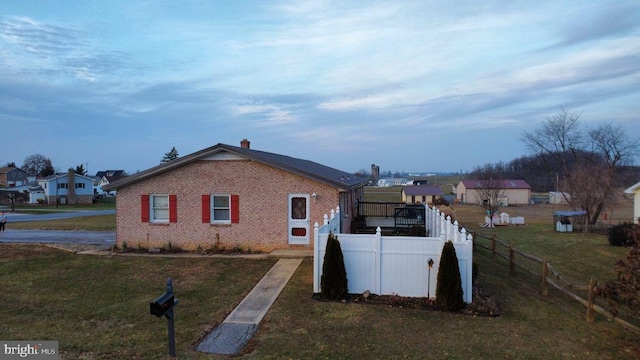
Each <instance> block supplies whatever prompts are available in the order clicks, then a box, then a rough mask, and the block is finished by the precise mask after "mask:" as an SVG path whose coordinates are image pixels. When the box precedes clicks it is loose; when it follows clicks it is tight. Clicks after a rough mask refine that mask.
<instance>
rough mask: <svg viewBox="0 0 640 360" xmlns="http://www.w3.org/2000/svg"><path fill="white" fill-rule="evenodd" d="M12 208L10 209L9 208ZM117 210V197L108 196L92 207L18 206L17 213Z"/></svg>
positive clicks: (66, 205)
mask: <svg viewBox="0 0 640 360" xmlns="http://www.w3.org/2000/svg"><path fill="white" fill-rule="evenodd" d="M9 208H10V207H9ZM115 208H116V197H115V196H113V197H112V196H108V197H103V198H102V199H98V200H97V202H95V203H93V204H91V205H72V204H65V205H61V204H59V205H58V206H56V205H55V204H53V205H40V204H27V205H16V206H15V211H16V212H19V213H23V214H47V213H55V212H59V211H74V210H111V209H115Z"/></svg>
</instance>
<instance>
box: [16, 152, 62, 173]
mask: <svg viewBox="0 0 640 360" xmlns="http://www.w3.org/2000/svg"><path fill="white" fill-rule="evenodd" d="M22 170H24V171H26V172H27V174H29V175H37V176H49V175H53V174H54V173H55V170H54V169H53V164H51V160H50V159H49V158H48V157H46V156H44V155H42V154H33V155H29V156H27V157H26V158H25V159H24V165H22Z"/></svg>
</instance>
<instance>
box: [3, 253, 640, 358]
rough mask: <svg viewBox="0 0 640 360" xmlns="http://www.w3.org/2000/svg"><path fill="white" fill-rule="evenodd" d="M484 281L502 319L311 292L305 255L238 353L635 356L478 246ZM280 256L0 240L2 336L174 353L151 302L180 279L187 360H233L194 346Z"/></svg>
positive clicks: (107, 351) (77, 353) (623, 336)
mask: <svg viewBox="0 0 640 360" xmlns="http://www.w3.org/2000/svg"><path fill="white" fill-rule="evenodd" d="M476 259H477V260H478V261H479V262H480V267H481V280H482V281H483V282H485V283H486V284H487V287H488V288H490V290H491V292H492V293H493V294H494V295H495V296H496V297H497V298H498V299H499V301H500V305H501V310H502V315H501V316H499V317H496V318H489V317H473V316H467V315H460V314H451V313H443V312H435V311H425V310H413V309H399V308H391V307H388V306H384V305H363V304H358V303H341V302H319V301H316V300H313V299H312V297H311V295H312V282H313V274H312V273H313V271H312V261H311V260H305V261H304V262H303V263H302V265H301V267H300V268H299V269H298V271H297V272H296V273H295V274H294V276H293V277H292V279H291V281H290V282H289V284H288V285H287V286H286V287H285V289H284V290H283V292H282V294H281V295H280V296H279V298H278V300H277V301H276V303H275V304H274V306H273V307H272V308H271V310H270V311H269V312H268V313H267V315H266V317H265V319H264V320H263V322H262V323H261V325H260V328H259V331H258V333H257V334H256V335H255V336H254V337H253V339H252V340H251V341H250V343H249V344H248V346H247V347H246V349H245V351H244V353H243V354H242V355H241V356H240V358H246V359H282V358H291V359H298V358H306V359H372V358H375V359H382V358H408V359H421V358H425V357H426V356H427V355H426V354H428V357H433V358H447V359H493V358H516V359H524V358H526V359H536V358H550V359H562V358H579V359H633V358H638V356H640V352H639V351H638V348H637V335H634V334H630V333H628V332H625V331H624V330H623V329H622V327H620V326H619V325H617V324H614V323H612V322H609V321H605V320H603V318H598V319H597V321H596V323H594V324H587V323H586V322H585V320H584V308H583V307H582V306H581V305H578V304H577V303H575V302H572V301H568V300H567V299H566V298H565V297H564V296H563V295H560V294H556V293H555V292H552V293H551V295H550V296H549V297H546V298H543V297H541V296H539V295H538V292H537V288H536V284H535V283H532V282H531V281H530V279H529V278H528V277H527V276H523V275H515V276H508V275H506V274H505V272H504V271H503V269H502V266H501V264H499V263H497V262H494V261H489V260H488V257H487V256H486V254H483V253H482V252H480V253H479V254H478V255H477V256H476ZM274 261H275V260H246V259H231V258H222V259H220V258H206V257H205V258H202V259H193V258H191V259H186V258H168V259H167V258H153V257H124V256H115V257H108V256H106V257H94V256H84V255H73V254H70V253H67V252H63V251H59V250H54V249H51V248H46V247H41V246H34V247H31V246H24V245H0V283H2V284H3V288H4V290H3V291H2V292H0V318H1V319H2V322H0V338H1V339H3V340H28V339H39V340H49V339H50V340H58V341H59V342H60V349H61V350H62V351H63V353H62V358H68V359H81V358H82V359H114V358H128V359H132V358H139V359H143V358H144V359H154V358H156V359H157V358H160V359H164V358H168V356H167V354H168V349H167V339H166V330H167V328H166V320H165V319H163V318H160V319H159V318H156V317H154V316H151V315H149V305H148V303H149V301H151V300H153V299H154V298H155V297H156V296H158V295H159V294H161V293H162V292H163V291H164V287H165V281H166V278H167V277H171V278H172V279H173V280H174V287H175V292H176V297H177V298H179V299H180V303H179V304H178V306H177V307H176V310H175V311H176V325H175V326H176V347H177V354H178V357H179V358H181V359H226V358H228V357H226V356H216V355H209V354H201V353H198V352H196V351H194V350H193V349H194V347H195V345H196V344H197V343H198V340H199V339H201V338H202V337H203V336H205V335H206V334H207V332H208V331H209V330H210V329H212V328H213V327H214V326H215V325H216V324H218V323H220V322H221V321H222V320H224V318H225V317H226V315H227V314H228V313H229V312H230V311H231V310H232V309H233V308H234V307H235V306H236V305H237V304H238V303H239V301H240V300H241V299H242V298H243V296H244V295H246V294H247V293H248V292H249V291H250V290H251V288H252V287H253V286H254V284H255V283H256V282H257V281H258V280H259V279H260V278H261V276H263V275H264V273H266V271H268V269H269V268H270V267H271V266H272V265H273V263H274Z"/></svg>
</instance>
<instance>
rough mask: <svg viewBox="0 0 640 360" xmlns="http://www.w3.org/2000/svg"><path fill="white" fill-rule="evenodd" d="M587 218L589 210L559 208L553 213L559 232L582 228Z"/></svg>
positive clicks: (554, 222)
mask: <svg viewBox="0 0 640 360" xmlns="http://www.w3.org/2000/svg"><path fill="white" fill-rule="evenodd" d="M586 220H587V212H586V211H584V210H558V211H555V212H554V213H553V224H554V226H555V228H556V231H557V232H573V231H574V230H575V229H576V225H577V229H582V225H584V224H585V222H586Z"/></svg>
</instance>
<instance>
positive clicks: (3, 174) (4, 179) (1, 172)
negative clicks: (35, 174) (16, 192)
mask: <svg viewBox="0 0 640 360" xmlns="http://www.w3.org/2000/svg"><path fill="white" fill-rule="evenodd" d="M28 182H29V179H28V174H27V172H26V171H24V170H22V169H20V168H17V167H13V166H9V167H2V168H0V188H12V187H16V186H21V185H25V184H26V183H28Z"/></svg>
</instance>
